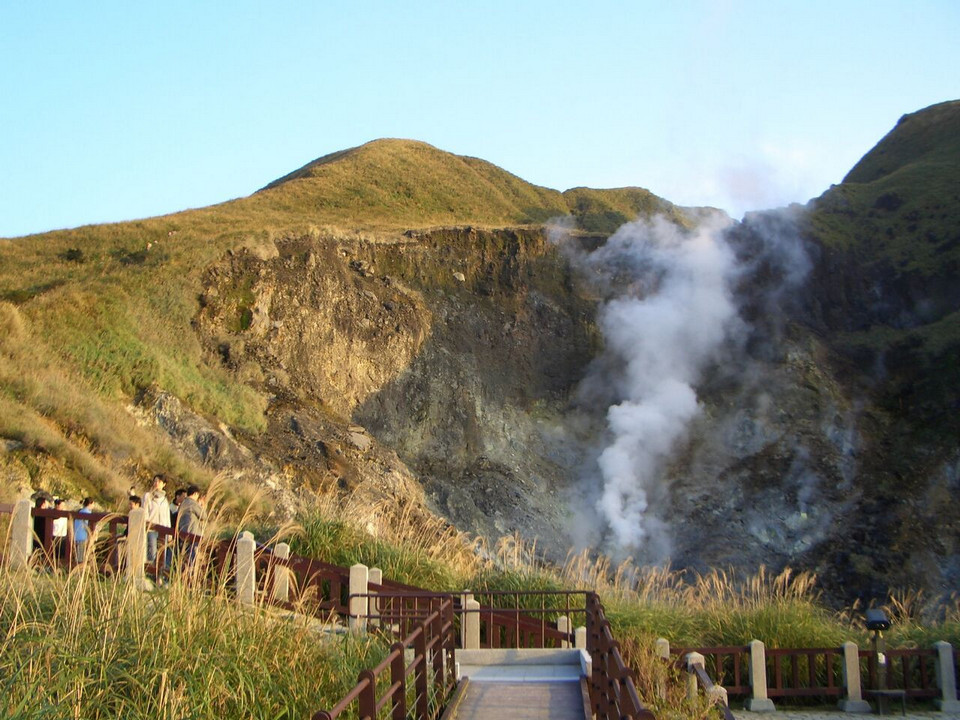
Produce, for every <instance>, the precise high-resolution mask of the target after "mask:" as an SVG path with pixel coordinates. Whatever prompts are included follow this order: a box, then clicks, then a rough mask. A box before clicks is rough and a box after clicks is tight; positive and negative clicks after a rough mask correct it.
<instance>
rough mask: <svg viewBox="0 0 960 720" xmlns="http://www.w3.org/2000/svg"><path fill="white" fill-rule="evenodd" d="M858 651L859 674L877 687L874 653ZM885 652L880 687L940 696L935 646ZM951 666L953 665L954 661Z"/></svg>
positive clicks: (910, 695) (911, 694)
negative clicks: (884, 668) (884, 673)
mask: <svg viewBox="0 0 960 720" xmlns="http://www.w3.org/2000/svg"><path fill="white" fill-rule="evenodd" d="M768 652H769V651H768ZM859 655H860V666H861V674H862V677H865V678H867V685H868V688H869V690H876V689H877V688H879V687H880V683H879V680H880V670H879V667H880V666H879V663H878V662H877V653H876V652H875V651H873V650H870V649H862V650H860V652H859ZM885 655H886V658H887V664H886V676H885V678H884V685H883V687H885V688H887V689H890V690H903V691H904V693H905V695H906V697H908V698H917V699H926V698H935V697H939V696H940V690H939V688H937V681H936V675H935V672H936V671H935V669H934V663H935V662H936V659H937V651H936V650H934V649H929V650H926V649H921V648H899V649H893V650H887V651H886V653H885ZM864 665H866V673H863V666H864ZM954 667H955V668H956V663H954ZM869 690H868V692H869Z"/></svg>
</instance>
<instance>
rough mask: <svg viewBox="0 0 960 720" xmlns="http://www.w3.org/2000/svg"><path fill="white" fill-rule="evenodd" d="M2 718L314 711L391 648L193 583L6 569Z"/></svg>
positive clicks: (0, 587)
mask: <svg viewBox="0 0 960 720" xmlns="http://www.w3.org/2000/svg"><path fill="white" fill-rule="evenodd" d="M0 630H2V632H0V678H2V679H0V715H3V717H11V718H12V717H16V718H46V717H82V718H91V719H98V718H125V719H126V718H131V719H132V718H182V717H190V718H196V719H197V720H200V719H201V718H209V719H211V720H213V719H216V720H221V719H222V718H240V717H243V718H263V720H277V719H278V718H291V719H292V718H304V717H309V716H310V714H311V713H312V712H315V711H316V710H318V709H320V708H322V707H326V706H330V705H333V704H335V703H336V702H337V701H338V700H339V699H340V697H342V696H343V695H344V694H345V693H346V692H347V690H348V689H349V688H350V687H352V686H353V684H354V682H355V681H356V677H357V673H358V672H359V671H360V670H361V669H362V668H364V667H369V666H371V665H372V664H376V663H377V662H378V661H379V659H380V658H381V657H382V656H383V655H384V654H385V652H386V647H385V645H384V644H383V643H382V642H380V641H378V640H377V638H376V637H373V636H355V635H350V636H324V635H321V634H318V632H317V631H316V630H315V629H314V628H313V627H312V626H311V625H310V624H308V623H306V622H297V621H290V620H286V619H279V618H277V617H273V616H271V615H269V614H261V613H248V612H241V611H239V610H238V609H237V608H236V604H235V602H233V601H231V600H230V599H229V598H228V597H227V595H226V593H225V592H222V591H221V592H217V593H214V594H212V595H211V594H208V593H205V592H201V591H199V590H197V589H196V586H191V585H190V584H186V583H181V582H174V583H172V584H171V585H170V586H169V587H168V588H165V589H161V590H156V591H154V592H152V593H150V594H143V593H140V592H138V591H136V590H133V589H131V586H130V585H129V584H128V583H126V582H116V581H113V580H104V579H101V578H97V577H96V576H95V575H94V574H93V572H92V571H91V570H90V568H89V567H87V568H83V567H81V568H78V569H77V570H75V571H74V572H72V573H70V575H69V576H67V577H50V576H44V575H32V574H31V575H23V574H14V573H12V572H11V571H9V570H6V569H0Z"/></svg>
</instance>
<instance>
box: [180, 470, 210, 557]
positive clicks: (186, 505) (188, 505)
mask: <svg viewBox="0 0 960 720" xmlns="http://www.w3.org/2000/svg"><path fill="white" fill-rule="evenodd" d="M203 505H204V498H203V497H202V496H201V494H200V488H198V487H197V486H196V485H190V486H189V487H188V488H187V489H186V497H184V499H183V502H182V503H180V510H179V511H178V512H177V531H178V532H179V533H189V534H190V535H195V536H198V537H202V536H203V531H204V525H206V522H207V511H206V510H205V509H204V507H203ZM181 543H183V544H187V545H188V547H189V549H188V550H187V554H186V562H187V563H190V562H192V561H193V557H194V555H195V554H196V543H197V540H196V538H181Z"/></svg>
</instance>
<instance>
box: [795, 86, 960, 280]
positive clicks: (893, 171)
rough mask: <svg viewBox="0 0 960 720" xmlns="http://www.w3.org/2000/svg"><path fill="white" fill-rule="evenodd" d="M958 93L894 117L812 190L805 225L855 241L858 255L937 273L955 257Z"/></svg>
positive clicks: (844, 242)
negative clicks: (823, 187) (841, 171)
mask: <svg viewBox="0 0 960 720" xmlns="http://www.w3.org/2000/svg"><path fill="white" fill-rule="evenodd" d="M958 157H960V101H953V102H947V103H941V104H939V105H934V106H932V107H929V108H926V109H924V110H920V111H919V112H916V113H913V114H911V115H905V116H904V117H903V118H901V120H900V122H899V123H897V126H896V127H895V128H894V129H893V130H891V131H890V133H889V134H888V135H887V136H886V137H884V138H883V139H882V140H881V141H880V142H879V143H877V145H876V147H874V148H873V150H871V151H870V152H869V153H867V154H866V155H865V156H864V157H863V159H862V160H861V161H860V162H859V163H857V165H856V166H855V167H854V168H853V169H852V170H851V171H850V172H849V173H848V174H847V176H846V177H845V178H844V180H843V183H842V184H840V185H837V186H834V187H832V188H831V189H830V190H828V191H827V192H826V193H824V195H823V196H822V197H821V198H819V199H818V200H817V201H816V203H815V206H814V212H813V214H812V217H811V225H812V230H813V232H814V233H815V235H816V236H817V237H818V238H819V239H821V241H823V242H824V244H825V245H827V246H828V247H834V248H842V249H855V250H857V251H858V252H859V257H860V258H861V260H862V261H864V262H869V263H884V264H889V265H890V266H891V267H892V268H894V269H895V270H896V271H897V272H900V273H906V272H916V273H920V274H922V275H925V276H937V275H939V274H940V273H942V272H949V268H951V267H953V268H956V267H957V263H958V262H960V236H958V235H957V229H956V207H957V203H958V201H960V190H958V187H960V177H958V172H960V171H958V168H960V165H958V163H957V158H958Z"/></svg>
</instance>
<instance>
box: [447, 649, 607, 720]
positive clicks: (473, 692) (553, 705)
mask: <svg viewBox="0 0 960 720" xmlns="http://www.w3.org/2000/svg"><path fill="white" fill-rule="evenodd" d="M456 661H457V667H458V669H459V677H460V678H469V680H468V682H467V684H466V686H465V687H464V688H463V692H462V693H461V695H460V696H459V697H458V698H457V699H456V700H455V701H454V703H453V707H452V708H451V710H452V711H451V712H449V713H448V714H446V715H445V716H444V717H445V718H446V719H447V720H454V719H456V720H508V719H513V718H516V720H548V719H549V720H588V718H587V717H586V712H585V711H584V698H583V691H582V690H581V685H580V679H581V678H583V677H585V676H586V673H587V672H588V671H589V656H587V655H586V654H585V653H583V652H581V651H580V650H515V649H513V650H458V651H457V654H456Z"/></svg>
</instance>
